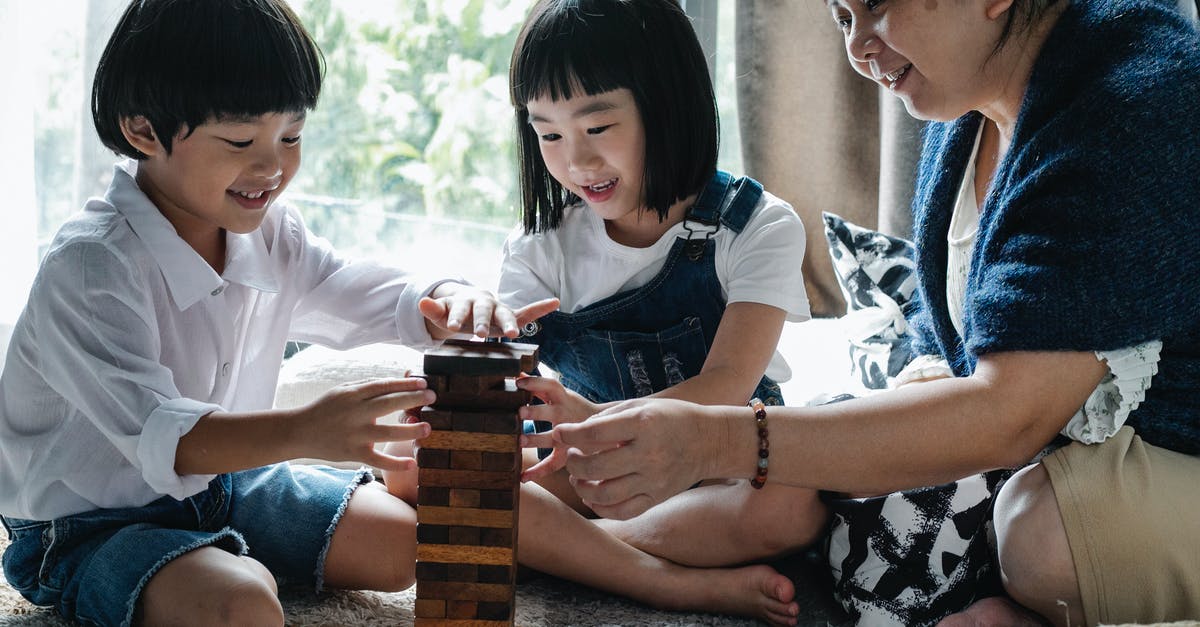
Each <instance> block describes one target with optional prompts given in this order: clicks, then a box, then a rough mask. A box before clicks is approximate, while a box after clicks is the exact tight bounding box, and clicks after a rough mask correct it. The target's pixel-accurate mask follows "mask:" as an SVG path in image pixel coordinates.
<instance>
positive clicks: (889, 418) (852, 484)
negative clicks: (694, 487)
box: [709, 378, 1069, 494]
mask: <svg viewBox="0 0 1200 627" xmlns="http://www.w3.org/2000/svg"><path fill="white" fill-rule="evenodd" d="M1011 400H1012V399H1004V398H997V395H996V394H994V393H993V391H992V390H990V389H989V386H988V385H987V384H986V383H985V382H983V381H979V380H976V379H974V378H957V379H944V380H936V381H930V382H927V383H923V384H920V385H913V386H906V387H904V388H902V389H899V390H895V391H891V392H887V393H884V394H879V395H876V396H872V397H868V398H864V399H858V400H854V401H847V402H843V403H835V404H831V405H823V406H819V407H803V408H789V407H773V408H768V412H767V413H768V425H769V432H770V446H771V456H770V458H769V459H770V466H769V468H770V474H769V479H768V480H769V481H777V482H782V483H787V484H790V485H796V486H805V487H812V488H820V489H826V490H836V491H843V492H859V493H861V492H868V493H876V494H879V493H886V492H892V491H896V490H902V489H909V488H915V487H920V486H927V485H938V484H941V483H946V482H948V481H953V480H955V479H959V478H961V477H964V476H967V475H970V474H973V473H977V472H981V471H986V470H991V469H994V468H1000V467H1012V466H1017V465H1020V464H1021V463H1024V462H1025V461H1027V460H1028V459H1030V458H1032V457H1033V455H1034V454H1036V453H1037V451H1038V450H1040V448H1041V447H1042V446H1044V445H1045V443H1047V442H1049V441H1050V439H1052V438H1053V436H1054V434H1055V433H1057V430H1058V429H1059V428H1061V425H1060V424H1057V423H1058V422H1059V421H1057V420H1053V419H1051V420H1026V419H1023V418H1021V416H1024V415H1029V414H1026V413H1025V412H1022V411H1019V410H1017V409H1014V407H1013V403H1012V402H1011ZM720 411H721V417H720V420H719V424H720V426H719V429H720V430H721V431H723V432H724V435H725V436H726V437H727V438H728V439H727V440H726V441H725V442H726V444H725V445H723V446H722V450H720V451H718V452H717V453H716V455H714V456H713V457H712V458H711V459H712V460H713V461H714V463H716V464H718V466H719V467H717V468H714V469H713V470H712V471H711V472H710V474H709V476H714V477H748V476H751V475H752V474H753V473H754V468H755V464H756V463H757V460H758V435H757V432H756V430H755V429H754V422H753V418H752V414H751V412H750V410H749V409H746V408H733V407H730V408H722V409H721V410H720ZM1068 417H1069V414H1068ZM1065 420H1066V418H1065V417H1064V418H1063V420H1062V422H1065Z"/></svg>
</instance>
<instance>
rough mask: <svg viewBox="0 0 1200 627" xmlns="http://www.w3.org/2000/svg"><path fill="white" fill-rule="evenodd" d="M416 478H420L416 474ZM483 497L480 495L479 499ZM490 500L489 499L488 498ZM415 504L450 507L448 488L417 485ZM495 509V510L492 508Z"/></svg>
mask: <svg viewBox="0 0 1200 627" xmlns="http://www.w3.org/2000/svg"><path fill="white" fill-rule="evenodd" d="M418 476H420V475H419V474H418ZM482 498H483V496H482V495H480V499H482ZM489 498H490V497H489ZM417 503H418V504H419V505H433V506H435V507H438V506H440V507H449V506H450V488H445V487H438V486H428V485H418V487H417ZM493 509H495V508H493Z"/></svg>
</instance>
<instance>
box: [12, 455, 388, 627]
mask: <svg viewBox="0 0 1200 627" xmlns="http://www.w3.org/2000/svg"><path fill="white" fill-rule="evenodd" d="M372 480H373V478H372V476H371V473H370V471H369V470H366V469H363V470H358V471H351V470H337V469H334V468H329V467H320V466H299V465H297V466H290V465H288V464H275V465H272V466H265V467H262V468H255V469H252V470H246V471H241V472H235V473H229V474H223V475H218V476H217V477H216V478H214V479H213V480H212V482H210V483H209V485H208V488H207V489H206V490H204V491H203V492H200V493H198V494H195V495H193V496H190V497H188V498H186V499H184V500H182V501H180V500H177V499H174V498H172V497H169V496H164V497H162V498H160V499H158V500H156V501H154V502H152V503H150V504H148V505H145V506H143V507H132V508H125V509H98V510H93V511H90V512H84V513H82V514H75V515H72V516H65V517H62V518H57V519H54V520H50V521H35V520H22V519H17V518H2V519H0V520H2V521H3V523H4V527H5V528H6V529H7V530H8V533H9V538H10V539H11V540H12V544H11V545H9V547H8V550H6V551H5V552H4V558H3V566H4V576H5V578H6V579H7V580H8V583H9V584H10V585H11V586H12V587H13V588H14V589H16V590H17V591H18V592H20V593H21V595H22V596H24V597H25V598H26V599H27V600H29V602H31V603H33V604H35V605H39V606H43V607H47V606H54V607H55V608H56V609H57V610H58V612H59V613H60V614H61V615H62V616H63V617H64V618H67V619H68V620H73V621H76V622H78V623H80V624H83V625H130V624H131V623H132V622H133V619H134V616H135V612H136V609H137V603H138V598H139V596H140V594H141V591H142V589H143V588H144V587H145V585H146V582H148V581H149V580H150V577H151V576H153V575H154V574H155V573H156V572H158V570H159V569H161V568H162V567H163V566H164V565H165V564H166V563H167V562H169V561H171V560H172V559H174V558H176V557H179V556H180V555H183V554H184V553H187V552H188V551H192V550H195V549H198V548H201V547H206V546H212V547H216V548H219V549H223V550H226V551H229V552H230V553H233V554H235V555H249V556H250V557H253V558H254V559H256V560H258V561H260V562H262V563H263V564H264V565H265V566H266V567H267V568H268V569H269V570H270V571H271V572H272V573H273V574H274V575H275V576H276V577H280V578H283V579H286V580H288V581H289V582H295V583H300V584H311V585H313V586H314V587H315V588H316V589H318V590H319V589H320V588H321V585H322V581H323V572H324V558H325V553H326V551H327V550H328V546H329V541H330V539H331V537H332V535H333V529H334V528H335V526H336V525H337V522H338V519H339V518H340V517H341V514H342V512H343V511H344V510H345V506H346V503H348V502H349V499H350V496H351V495H352V494H353V492H354V489H355V488H356V487H357V486H359V485H361V484H364V483H369V482H370V481H372Z"/></svg>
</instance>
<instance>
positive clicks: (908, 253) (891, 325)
mask: <svg viewBox="0 0 1200 627" xmlns="http://www.w3.org/2000/svg"><path fill="white" fill-rule="evenodd" d="M822 215H823V217H824V220H825V237H826V239H827V240H828V241H829V254H830V256H831V257H832V258H833V269H834V273H835V274H836V275H837V281H838V286H839V287H840V288H841V289H842V295H843V296H844V297H845V298H846V309H847V316H846V318H845V319H844V320H843V326H844V327H846V328H847V329H848V331H849V336H850V348H849V350H850V363H851V374H852V375H853V376H855V377H857V378H858V379H860V380H861V381H862V384H863V386H864V387H866V388H867V389H872V390H880V389H884V388H886V387H888V383H889V382H890V381H891V380H892V379H893V378H894V377H895V376H896V375H897V374H899V373H900V371H901V370H902V369H903V368H904V366H906V365H908V362H909V361H911V360H912V358H913V355H912V352H911V351H910V349H909V346H908V339H907V337H906V335H905V333H906V331H907V329H908V324H907V322H906V321H905V319H904V316H905V314H906V313H907V311H906V310H907V307H908V304H909V302H910V301H911V299H912V295H913V292H914V291H916V288H917V277H916V262H915V261H914V249H913V245H912V242H909V241H908V240H905V239H901V238H899V237H893V236H891V235H885V234H883V233H879V232H877V231H872V230H870V229H866V228H863V227H861V226H858V225H856V224H852V223H850V222H847V221H845V220H843V219H842V218H841V217H839V216H836V215H834V214H832V213H824V214H822Z"/></svg>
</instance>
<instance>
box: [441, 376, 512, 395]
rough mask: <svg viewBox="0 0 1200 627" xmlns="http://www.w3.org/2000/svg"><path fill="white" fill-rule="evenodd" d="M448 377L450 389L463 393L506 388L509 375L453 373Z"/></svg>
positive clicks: (447, 382)
mask: <svg viewBox="0 0 1200 627" xmlns="http://www.w3.org/2000/svg"><path fill="white" fill-rule="evenodd" d="M446 378H447V381H446V384H447V385H448V386H449V389H451V390H453V391H455V392H460V393H463V394H478V393H480V392H484V391H487V390H502V389H504V380H505V379H506V378H508V377H505V376H504V375H502V374H493V375H477V376H469V375H462V374H451V375H447V377H446Z"/></svg>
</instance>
